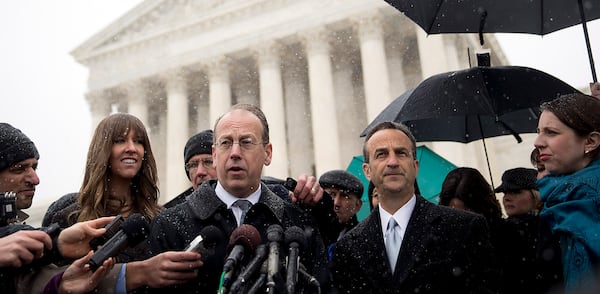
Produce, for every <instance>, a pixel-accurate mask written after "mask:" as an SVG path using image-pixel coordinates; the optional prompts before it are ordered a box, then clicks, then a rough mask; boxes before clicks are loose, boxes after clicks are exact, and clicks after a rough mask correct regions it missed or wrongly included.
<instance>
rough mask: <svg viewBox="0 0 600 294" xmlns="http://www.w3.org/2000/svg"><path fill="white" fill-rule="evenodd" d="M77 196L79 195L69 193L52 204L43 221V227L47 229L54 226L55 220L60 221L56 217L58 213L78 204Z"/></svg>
mask: <svg viewBox="0 0 600 294" xmlns="http://www.w3.org/2000/svg"><path fill="white" fill-rule="evenodd" d="M77 194H78V193H69V194H67V195H64V196H62V197H60V198H58V200H56V201H54V202H52V204H50V206H48V209H47V210H46V214H45V215H44V219H43V220H42V227H47V226H49V225H51V224H52V221H53V220H56V219H59V217H57V216H56V213H57V212H59V211H61V210H63V209H65V208H66V207H67V206H70V205H72V204H73V203H75V202H77ZM61 227H64V226H61Z"/></svg>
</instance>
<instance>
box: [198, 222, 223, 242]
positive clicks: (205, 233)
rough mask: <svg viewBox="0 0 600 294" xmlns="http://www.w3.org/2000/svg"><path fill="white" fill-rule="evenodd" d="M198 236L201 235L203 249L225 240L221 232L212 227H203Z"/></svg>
mask: <svg viewBox="0 0 600 294" xmlns="http://www.w3.org/2000/svg"><path fill="white" fill-rule="evenodd" d="M200 235H202V238H203V239H202V243H204V247H214V245H215V244H218V243H220V242H221V241H222V240H225V235H224V234H223V232H221V230H219V229H218V228H217V227H215V226H212V225H211V226H207V227H204V228H203V229H202V230H201V231H200Z"/></svg>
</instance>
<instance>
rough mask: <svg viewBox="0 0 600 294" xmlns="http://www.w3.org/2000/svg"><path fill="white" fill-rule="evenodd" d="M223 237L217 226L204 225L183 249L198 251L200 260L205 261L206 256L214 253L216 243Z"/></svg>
mask: <svg viewBox="0 0 600 294" xmlns="http://www.w3.org/2000/svg"><path fill="white" fill-rule="evenodd" d="M223 239H225V236H224V235H223V232H221V230H219V229H218V228H217V227H215V226H213V225H210V226H207V227H204V228H203V229H202V230H201V231H200V234H198V236H196V238H194V240H192V242H190V244H189V245H188V246H187V247H186V248H185V249H184V251H186V252H190V251H194V252H198V253H200V258H201V259H202V261H205V260H206V258H207V257H208V256H210V255H213V254H215V248H216V247H217V244H218V243H219V242H220V241H221V240H223Z"/></svg>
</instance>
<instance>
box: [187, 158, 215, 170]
mask: <svg viewBox="0 0 600 294" xmlns="http://www.w3.org/2000/svg"><path fill="white" fill-rule="evenodd" d="M200 164H202V167H204V168H205V169H212V168H213V160H212V158H210V157H207V158H204V159H201V160H194V161H190V162H188V163H186V164H185V170H186V171H188V172H189V171H191V170H197V169H198V166H199V165H200Z"/></svg>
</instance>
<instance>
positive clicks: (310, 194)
mask: <svg viewBox="0 0 600 294" xmlns="http://www.w3.org/2000/svg"><path fill="white" fill-rule="evenodd" d="M297 182H298V184H296V189H294V193H293V195H292V202H301V203H304V204H312V205H315V204H317V202H319V201H320V200H321V198H323V188H321V185H319V182H318V181H317V178H315V177H313V176H307V175H305V174H303V175H301V176H300V177H298V180H297Z"/></svg>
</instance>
